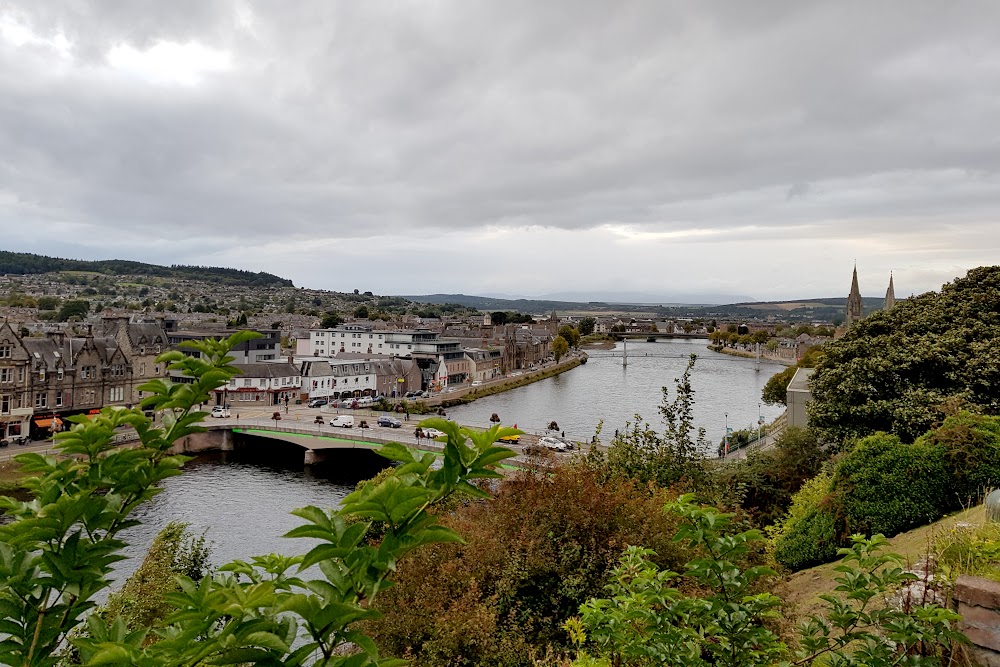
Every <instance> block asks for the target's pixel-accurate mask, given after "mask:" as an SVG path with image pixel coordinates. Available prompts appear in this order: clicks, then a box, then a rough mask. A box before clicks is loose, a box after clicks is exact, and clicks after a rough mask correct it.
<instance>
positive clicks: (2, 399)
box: [0, 394, 12, 415]
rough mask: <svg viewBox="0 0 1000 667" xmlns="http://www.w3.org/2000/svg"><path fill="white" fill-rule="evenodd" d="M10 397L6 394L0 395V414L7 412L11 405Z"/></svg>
mask: <svg viewBox="0 0 1000 667" xmlns="http://www.w3.org/2000/svg"><path fill="white" fill-rule="evenodd" d="M10 399H11V397H10V396H8V395H7V394H4V395H3V396H0V414H5V415H6V414H9V413H10V406H11V402H12V401H11V400H10Z"/></svg>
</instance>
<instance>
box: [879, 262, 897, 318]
mask: <svg viewBox="0 0 1000 667" xmlns="http://www.w3.org/2000/svg"><path fill="white" fill-rule="evenodd" d="M895 305H896V290H895V289H893V286H892V272H891V271H890V272H889V289H887V290H886V291H885V305H884V306H883V307H882V309H883V310H892V307H893V306H895Z"/></svg>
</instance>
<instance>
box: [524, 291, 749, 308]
mask: <svg viewBox="0 0 1000 667" xmlns="http://www.w3.org/2000/svg"><path fill="white" fill-rule="evenodd" d="M530 298H533V299H540V300H548V301H577V302H580V301H582V302H585V303H587V302H590V301H603V302H605V303H621V304H633V303H634V304H642V305H664V306H667V305H671V306H672V305H716V304H722V303H736V302H747V301H755V299H754V298H753V297H752V296H746V295H744V294H725V293H721V292H661V293H653V292H601V291H594V292H584V291H577V292H554V293H552V294H541V295H539V296H536V297H530Z"/></svg>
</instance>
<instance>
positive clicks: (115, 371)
mask: <svg viewBox="0 0 1000 667" xmlns="http://www.w3.org/2000/svg"><path fill="white" fill-rule="evenodd" d="M124 375H125V364H112V365H111V376H112V377H123V376H124Z"/></svg>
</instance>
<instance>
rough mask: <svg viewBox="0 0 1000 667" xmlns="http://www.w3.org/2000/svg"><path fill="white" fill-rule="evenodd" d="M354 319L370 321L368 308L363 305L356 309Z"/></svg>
mask: <svg viewBox="0 0 1000 667" xmlns="http://www.w3.org/2000/svg"><path fill="white" fill-rule="evenodd" d="M354 317H357V318H358V319H361V320H366V319H368V306H366V305H364V304H362V305H360V306H358V307H357V308H355V309H354Z"/></svg>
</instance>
